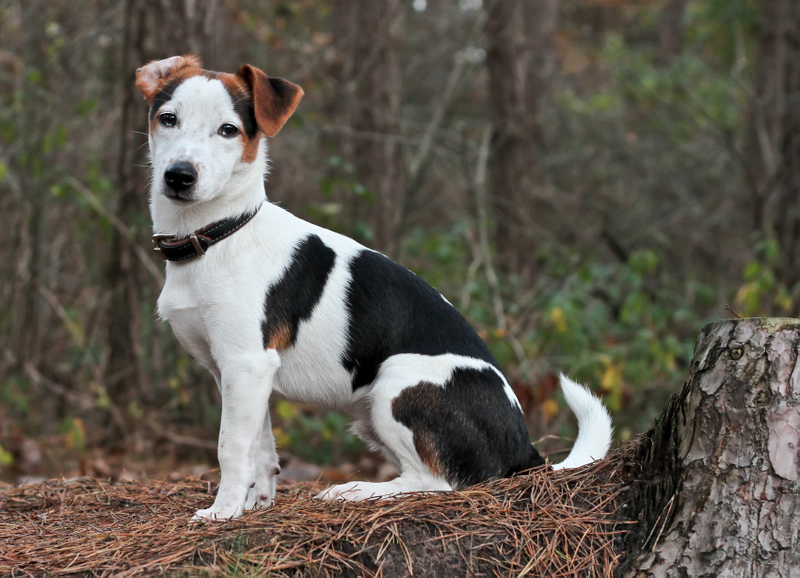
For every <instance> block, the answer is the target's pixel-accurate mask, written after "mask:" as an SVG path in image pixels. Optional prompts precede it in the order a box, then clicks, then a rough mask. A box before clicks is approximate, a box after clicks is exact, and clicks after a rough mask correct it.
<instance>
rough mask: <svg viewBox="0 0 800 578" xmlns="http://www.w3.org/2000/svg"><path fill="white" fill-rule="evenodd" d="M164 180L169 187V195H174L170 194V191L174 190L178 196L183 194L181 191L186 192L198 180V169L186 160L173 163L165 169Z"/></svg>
mask: <svg viewBox="0 0 800 578" xmlns="http://www.w3.org/2000/svg"><path fill="white" fill-rule="evenodd" d="M164 181H165V182H166V183H167V187H169V190H168V191H167V196H172V195H170V194H169V193H170V191H174V193H175V195H176V196H181V195H180V193H183V192H185V191H186V190H187V189H189V188H190V187H191V186H192V185H193V184H195V183H196V182H197V169H195V168H194V165H192V164H191V163H188V162H185V161H182V162H178V163H172V164H171V165H170V166H168V167H167V170H166V171H164Z"/></svg>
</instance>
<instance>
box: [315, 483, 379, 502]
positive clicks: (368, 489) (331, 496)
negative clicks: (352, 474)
mask: <svg viewBox="0 0 800 578" xmlns="http://www.w3.org/2000/svg"><path fill="white" fill-rule="evenodd" d="M377 485H378V484H372V483H369V482H349V483H347V484H340V485H338V486H333V487H330V488H328V489H327V490H323V491H322V492H320V493H319V494H317V495H316V496H314V499H315V500H326V501H333V500H338V501H339V502H362V501H364V500H369V499H370V498H378V497H381V496H382V495H384V494H382V493H381V492H380V491H376V489H375V488H374V486H377Z"/></svg>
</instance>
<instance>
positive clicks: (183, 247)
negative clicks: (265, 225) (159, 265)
mask: <svg viewBox="0 0 800 578" xmlns="http://www.w3.org/2000/svg"><path fill="white" fill-rule="evenodd" d="M260 208H261V207H258V209H256V210H255V211H252V212H250V213H244V214H243V215H240V216H238V217H236V218H234V219H223V220H221V221H217V222H216V223H211V224H210V225H208V226H206V227H203V228H202V229H198V230H196V231H195V232H194V233H192V234H190V235H188V236H186V237H181V238H180V239H178V238H176V237H175V235H165V234H163V233H156V234H155V235H153V250H154V251H156V252H157V253H158V254H159V255H161V258H162V259H164V260H165V261H185V260H186V259H192V258H194V257H198V256H199V257H202V256H203V255H205V254H206V251H208V248H209V247H210V246H211V245H214V244H215V243H219V242H220V241H222V240H223V239H225V238H226V237H230V236H231V235H233V234H234V233H235V232H236V231H238V230H239V229H241V228H242V227H244V226H245V225H246V224H247V223H248V222H250V219H252V218H253V217H255V216H256V214H257V213H258V210H259V209H260Z"/></svg>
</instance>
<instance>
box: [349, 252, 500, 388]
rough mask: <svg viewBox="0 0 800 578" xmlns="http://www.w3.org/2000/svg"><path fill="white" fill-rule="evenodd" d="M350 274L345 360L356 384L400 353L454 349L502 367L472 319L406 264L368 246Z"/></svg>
mask: <svg viewBox="0 0 800 578" xmlns="http://www.w3.org/2000/svg"><path fill="white" fill-rule="evenodd" d="M350 274H351V280H350V284H349V285H348V287H347V303H346V305H347V309H348V313H349V314H350V315H349V318H350V323H349V326H348V344H347V350H346V351H345V354H344V358H343V359H342V365H344V367H345V369H347V370H348V371H349V372H351V373H352V374H353V389H357V388H359V387H363V386H365V385H369V384H370V383H372V382H373V381H374V380H375V376H376V375H377V374H378V369H379V368H380V366H381V364H382V363H383V362H384V361H385V360H386V359H387V358H389V357H391V356H392V355H397V354H398V353H419V354H423V355H441V354H445V353H453V354H456V355H463V356H467V357H473V358H475V359H481V360H483V361H486V362H488V363H491V364H492V365H494V366H495V367H497V361H495V359H494V357H493V356H492V354H491V353H490V352H489V348H488V347H486V344H485V343H484V342H483V340H482V339H481V338H480V337H479V336H478V334H477V333H476V332H475V330H474V329H473V328H472V326H471V325H470V324H469V323H468V322H467V320H466V319H464V318H463V317H462V316H461V314H460V313H459V312H458V311H457V310H456V309H455V308H454V307H453V306H452V305H450V304H449V303H448V302H447V301H445V300H444V298H443V297H442V296H441V295H440V294H439V292H438V291H436V289H434V288H433V287H431V286H430V285H428V284H427V283H426V282H425V281H423V280H422V279H420V278H419V277H417V276H416V275H414V273H412V272H411V271H409V270H408V269H406V268H405V267H402V266H401V265H398V264H397V263H395V262H394V261H392V260H391V259H389V258H388V257H386V256H384V255H381V254H380V253H376V252H374V251H368V250H364V251H362V252H361V253H359V254H358V255H356V256H355V257H354V258H353V260H352V261H351V263H350Z"/></svg>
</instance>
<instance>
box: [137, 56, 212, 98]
mask: <svg viewBox="0 0 800 578" xmlns="http://www.w3.org/2000/svg"><path fill="white" fill-rule="evenodd" d="M202 67H203V64H202V63H201V62H200V59H199V58H198V57H197V56H195V55H194V54H187V55H186V56H170V57H169V58H165V59H164V60H153V61H152V62H150V63H148V64H145V65H144V66H142V67H141V68H140V69H138V70H137V71H136V88H138V89H139V90H140V91H142V94H143V95H144V97H145V99H146V100H147V104H153V99H154V98H155V97H156V95H157V94H158V93H159V92H161V89H162V88H163V87H164V85H165V84H166V83H167V80H168V79H169V78H170V77H171V76H172V75H173V74H175V73H176V72H178V71H179V70H182V69H184V68H202Z"/></svg>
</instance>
